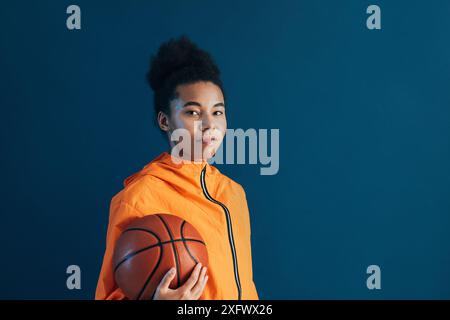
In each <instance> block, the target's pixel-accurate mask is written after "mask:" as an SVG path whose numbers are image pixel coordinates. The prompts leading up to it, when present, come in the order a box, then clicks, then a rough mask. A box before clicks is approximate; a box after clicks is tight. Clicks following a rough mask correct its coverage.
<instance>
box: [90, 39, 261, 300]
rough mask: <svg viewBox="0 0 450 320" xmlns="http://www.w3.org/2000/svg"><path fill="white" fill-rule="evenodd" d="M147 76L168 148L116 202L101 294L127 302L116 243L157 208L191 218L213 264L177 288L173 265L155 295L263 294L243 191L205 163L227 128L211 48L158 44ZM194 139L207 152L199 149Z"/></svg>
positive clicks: (100, 296)
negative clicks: (115, 259)
mask: <svg viewBox="0 0 450 320" xmlns="http://www.w3.org/2000/svg"><path fill="white" fill-rule="evenodd" d="M147 78H148V82H149V84H150V86H151V88H152V89H153V91H154V107H155V113H156V119H157V122H158V126H159V128H160V129H161V130H162V131H163V132H164V134H165V135H166V136H167V138H168V140H169V145H170V148H169V150H168V151H164V152H162V153H161V154H160V155H159V156H158V157H156V158H155V159H153V160H152V161H151V162H150V163H148V164H147V165H146V166H145V167H144V168H143V169H142V170H141V171H139V172H137V173H135V174H134V175H132V176H130V177H128V178H127V179H125V181H124V189H123V190H122V191H120V192H119V193H118V194H116V195H115V196H114V197H113V199H112V201H111V207H110V217H109V226H108V232H107V243H106V251H105V255H104V260H103V265H102V269H101V273H100V277H99V280H98V284H97V290H96V295H95V297H96V299H126V297H125V295H124V294H123V292H122V291H121V289H120V288H118V287H117V285H116V283H115V282H114V274H113V266H112V256H113V252H114V245H115V242H116V240H117V239H118V237H119V236H120V234H121V232H122V230H124V228H126V226H127V225H128V224H129V223H130V222H131V221H132V220H134V219H136V218H138V217H142V216H144V215H149V214H155V213H169V214H173V215H177V216H179V217H181V218H182V219H184V220H186V221H188V222H189V223H191V224H192V225H193V226H194V227H195V228H196V229H197V230H198V231H199V232H200V234H201V235H202V237H203V240H204V241H205V243H206V247H207V250H208V257H209V264H208V267H207V268H206V267H205V266H201V265H200V264H198V265H197V266H196V267H195V269H194V271H193V272H192V274H191V275H190V277H189V279H188V280H187V281H186V282H185V283H184V284H182V285H181V286H180V287H178V288H177V289H173V290H172V289H170V288H169V283H170V282H171V281H172V279H173V278H174V277H175V276H176V270H169V271H168V272H167V274H166V275H165V276H164V277H163V279H162V280H161V282H160V284H159V286H158V288H157V289H156V291H155V294H154V296H153V298H154V299H171V300H174V299H258V294H257V291H256V288H255V284H254V282H253V272H252V257H251V243H250V220H249V211H248V207H247V199H246V196H245V192H244V189H243V188H242V186H241V185H240V184H238V183H236V182H235V181H233V180H231V179H230V178H228V177H226V176H225V175H223V174H222V173H221V172H220V171H219V170H218V169H217V168H215V167H214V166H212V165H211V164H209V163H208V162H207V160H208V159H209V158H211V157H212V156H214V154H215V152H216V150H217V149H218V148H219V146H220V144H221V143H222V140H223V138H224V136H225V132H226V128H227V121H226V114H225V97H224V90H223V86H222V82H221V80H220V72H219V69H218V68H217V66H216V64H215V63H214V61H213V59H212V58H211V56H210V55H209V54H208V53H207V52H205V51H203V50H201V49H199V48H198V47H197V46H196V45H195V44H194V43H192V42H191V41H190V40H189V39H188V38H187V37H186V36H182V37H180V38H179V39H172V40H170V41H168V42H167V43H164V44H162V45H161V47H160V48H159V51H158V53H157V55H156V56H154V57H153V58H152V62H151V68H150V71H149V73H148V76H147ZM175 130H177V131H175ZM180 131H181V132H184V133H187V135H186V134H185V135H183V139H182V140H184V139H189V141H186V140H185V141H184V144H185V145H189V144H190V145H191V147H192V148H184V149H182V150H181V152H179V154H176V153H174V152H172V151H174V149H175V148H177V144H176V141H175V142H174V141H172V140H176V139H173V134H174V133H175V132H180ZM180 141H181V140H180ZM181 142H182V141H181ZM181 142H180V143H181ZM196 144H197V145H198V144H200V145H201V151H202V152H194V150H198V149H194V146H195V145H196ZM180 160H183V161H180Z"/></svg>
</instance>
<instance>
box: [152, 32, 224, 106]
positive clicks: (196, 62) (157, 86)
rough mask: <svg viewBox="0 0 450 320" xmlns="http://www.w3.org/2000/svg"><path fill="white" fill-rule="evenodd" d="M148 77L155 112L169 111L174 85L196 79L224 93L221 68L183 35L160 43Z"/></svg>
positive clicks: (195, 80)
mask: <svg viewBox="0 0 450 320" xmlns="http://www.w3.org/2000/svg"><path fill="white" fill-rule="evenodd" d="M147 81H148V83H149V85H150V87H151V88H152V89H153V92H154V108H155V113H156V115H158V113H159V111H163V112H165V113H166V114H168V115H170V109H169V103H170V101H171V100H172V99H174V98H176V91H175V89H176V87H177V86H178V85H183V84H192V83H195V82H198V81H210V82H212V83H214V84H216V85H217V86H218V87H219V88H220V89H221V90H222V94H223V95H224V96H225V93H224V90H223V85H222V81H221V80H220V71H219V68H218V67H217V65H216V64H215V62H214V60H213V59H212V57H211V56H210V55H209V53H208V52H206V51H204V50H202V49H200V48H198V47H197V45H196V44H195V43H193V42H192V41H191V40H190V39H189V38H188V37H187V36H186V35H182V36H181V37H180V38H179V39H170V40H169V41H168V42H165V43H163V44H162V45H161V46H160V47H159V50H158V53H157V54H156V56H155V55H154V56H152V57H151V61H150V70H149V71H148V73H147Z"/></svg>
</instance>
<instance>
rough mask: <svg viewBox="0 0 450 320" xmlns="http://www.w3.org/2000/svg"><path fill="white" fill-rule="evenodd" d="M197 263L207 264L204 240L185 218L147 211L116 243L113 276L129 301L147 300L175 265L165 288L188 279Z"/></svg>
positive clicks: (172, 287) (179, 284)
mask: <svg viewBox="0 0 450 320" xmlns="http://www.w3.org/2000/svg"><path fill="white" fill-rule="evenodd" d="M198 262H201V263H202V265H203V266H207V265H208V253H207V250H206V245H205V242H204V241H203V239H202V237H201V236H200V234H199V233H198V231H197V230H196V229H195V228H194V227H193V226H192V225H191V224H189V223H188V222H187V221H185V220H183V219H181V218H179V217H177V216H174V215H170V214H151V215H147V216H145V217H142V218H138V219H136V220H134V221H133V222H132V223H131V224H130V225H128V227H127V228H126V229H125V230H124V231H123V232H122V234H121V235H120V237H119V239H118V240H117V242H116V246H115V249H114V255H113V266H114V278H115V281H116V283H117V285H118V286H119V288H121V289H122V291H123V292H124V294H125V295H126V296H127V297H128V298H129V299H133V300H149V299H152V298H153V294H154V292H155V290H156V288H157V286H158V285H159V283H160V281H161V279H162V278H163V277H164V275H165V274H166V273H167V272H168V271H169V270H170V269H171V268H172V267H175V268H176V275H175V278H174V279H173V280H172V282H171V283H170V285H169V288H171V289H176V288H178V287H180V286H181V285H183V283H184V282H185V281H186V280H187V279H188V278H189V276H190V275H191V272H192V270H193V269H194V267H195V266H196V264H197V263H198Z"/></svg>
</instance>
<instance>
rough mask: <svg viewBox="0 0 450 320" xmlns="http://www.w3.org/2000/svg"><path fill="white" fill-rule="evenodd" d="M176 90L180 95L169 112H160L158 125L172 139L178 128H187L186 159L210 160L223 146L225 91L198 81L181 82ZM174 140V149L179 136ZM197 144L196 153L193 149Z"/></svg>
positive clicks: (171, 143)
mask: <svg viewBox="0 0 450 320" xmlns="http://www.w3.org/2000/svg"><path fill="white" fill-rule="evenodd" d="M176 92H177V98H175V99H173V100H172V101H171V102H170V115H169V116H168V115H166V114H164V113H163V112H160V113H159V114H158V123H159V126H160V128H161V129H162V130H164V131H166V132H167V133H168V135H169V140H171V139H170V137H171V134H172V132H173V131H174V130H176V129H185V130H186V131H185V132H186V133H187V132H188V133H189V135H188V136H187V137H188V139H190V141H189V142H190V143H189V144H190V150H185V149H183V152H182V157H183V159H187V160H191V161H200V160H207V159H209V158H211V157H212V156H214V154H215V153H216V151H217V149H218V148H219V147H220V144H221V143H222V140H223V137H224V136H225V132H226V129H227V119H226V115H225V102H224V98H223V94H222V90H221V89H220V88H219V87H218V86H217V85H215V84H214V83H212V82H205V81H199V82H196V83H193V84H186V85H180V86H178V87H177V88H176ZM183 139H184V135H183ZM175 140H176V141H170V146H171V148H173V147H174V146H175V145H176V144H177V143H178V139H175ZM186 144H187V143H184V142H183V145H186ZM195 144H196V146H195V148H196V150H197V151H198V152H197V153H195V152H194V145H195ZM188 149H189V148H188Z"/></svg>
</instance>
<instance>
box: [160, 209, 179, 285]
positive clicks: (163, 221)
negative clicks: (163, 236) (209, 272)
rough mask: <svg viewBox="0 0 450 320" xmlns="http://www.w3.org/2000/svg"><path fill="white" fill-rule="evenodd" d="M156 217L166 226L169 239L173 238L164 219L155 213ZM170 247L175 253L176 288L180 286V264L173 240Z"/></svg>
mask: <svg viewBox="0 0 450 320" xmlns="http://www.w3.org/2000/svg"><path fill="white" fill-rule="evenodd" d="M157 217H158V218H159V219H160V220H161V221H162V223H163V224H164V227H166V230H167V233H169V237H170V240H173V237H172V232H170V228H169V226H168V225H167V223H166V221H165V220H164V219H163V217H161V215H159V214H157ZM172 249H173V254H174V255H175V266H176V268H177V288H178V287H179V286H180V266H179V261H178V251H177V246H176V245H175V243H173V242H172Z"/></svg>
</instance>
